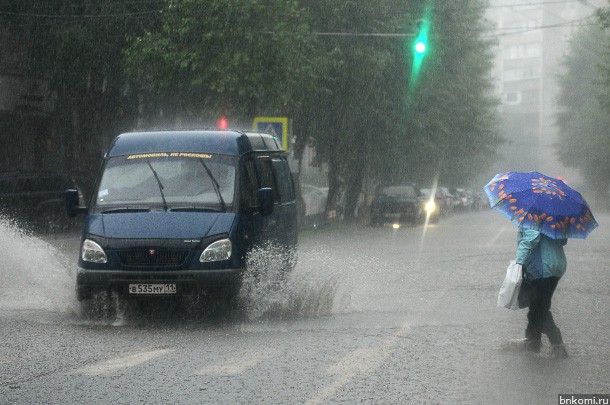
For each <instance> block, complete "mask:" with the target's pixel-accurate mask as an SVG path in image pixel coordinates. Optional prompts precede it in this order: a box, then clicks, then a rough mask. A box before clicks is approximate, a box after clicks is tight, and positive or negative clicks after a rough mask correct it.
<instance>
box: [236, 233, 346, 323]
mask: <svg viewBox="0 0 610 405" xmlns="http://www.w3.org/2000/svg"><path fill="white" fill-rule="evenodd" d="M293 258H296V252H294V251H288V250H286V249H283V248H280V247H277V246H272V245H266V246H264V247H262V248H258V249H255V250H253V251H251V252H250V254H249V255H248V258H247V267H248V271H247V272H246V274H245V276H244V280H243V285H242V289H241V292H240V299H241V300H242V302H243V304H244V306H245V310H246V312H247V315H248V317H249V318H250V319H259V318H294V317H300V316H323V315H330V314H332V313H335V312H341V311H343V310H345V308H347V307H349V305H350V297H349V294H343V293H341V291H342V289H341V287H342V284H341V282H340V281H341V276H340V274H338V272H337V271H335V269H334V266H333V265H332V257H331V256H330V254H329V252H324V251H323V249H316V250H315V251H311V252H299V257H298V264H296V263H295V261H296V259H293ZM295 264H296V266H295ZM291 267H294V270H292V271H286V269H287V268H288V269H289V268H291ZM320 269H323V270H324V271H322V272H320Z"/></svg>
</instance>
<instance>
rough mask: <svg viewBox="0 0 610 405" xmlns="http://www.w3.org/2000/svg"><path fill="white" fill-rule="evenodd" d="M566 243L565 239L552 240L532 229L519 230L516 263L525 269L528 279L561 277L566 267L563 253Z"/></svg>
mask: <svg viewBox="0 0 610 405" xmlns="http://www.w3.org/2000/svg"><path fill="white" fill-rule="evenodd" d="M567 242H568V240H567V239H552V238H549V237H548V236H546V235H544V234H542V233H540V232H538V231H536V230H533V229H520V230H519V235H518V237H517V260H516V261H517V263H518V264H521V265H523V267H525V270H526V277H527V278H528V279H531V280H535V279H539V278H548V277H561V276H563V274H564V273H565V272H566V268H567V265H568V264H567V262H566V255H565V254H564V253H563V246H564V245H565V244H566V243H567Z"/></svg>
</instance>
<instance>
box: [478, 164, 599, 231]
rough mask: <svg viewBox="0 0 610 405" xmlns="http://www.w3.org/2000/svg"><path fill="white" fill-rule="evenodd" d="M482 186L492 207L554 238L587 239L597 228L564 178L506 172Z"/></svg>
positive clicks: (595, 222)
mask: <svg viewBox="0 0 610 405" xmlns="http://www.w3.org/2000/svg"><path fill="white" fill-rule="evenodd" d="M483 189H484V190H485V193H486V194H487V197H488V198H489V203H490V204H491V208H492V209H494V210H496V211H498V212H500V213H502V214H503V215H504V216H506V217H508V218H509V219H510V220H511V221H512V222H514V223H515V224H517V225H518V226H519V227H523V228H529V229H536V230H537V231H539V232H540V233H543V234H545V235H547V236H549V237H551V238H553V239H565V238H586V237H587V235H588V234H589V233H590V232H591V231H592V230H593V229H595V228H596V227H597V221H595V218H593V214H592V213H591V209H590V208H589V204H587V202H586V201H585V199H584V198H583V197H582V195H581V194H580V193H579V192H578V191H576V190H574V189H572V188H570V187H569V186H568V185H567V184H566V183H565V182H564V181H563V180H560V179H555V178H552V177H549V176H545V175H543V174H540V173H538V172H507V173H500V174H498V175H496V177H494V178H493V179H492V180H491V181H490V182H489V183H487V185H486V186H485V187H484V188H483Z"/></svg>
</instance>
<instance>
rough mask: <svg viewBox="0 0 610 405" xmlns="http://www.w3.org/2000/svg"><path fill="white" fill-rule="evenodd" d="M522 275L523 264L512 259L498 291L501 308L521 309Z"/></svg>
mask: <svg viewBox="0 0 610 405" xmlns="http://www.w3.org/2000/svg"><path fill="white" fill-rule="evenodd" d="M522 277H523V273H522V271H521V265H520V264H517V263H516V262H515V261H514V260H511V261H510V264H509V265H508V268H507V269H506V277H505V278H504V281H503V282H502V286H501V287H500V292H499V293H498V306H499V307H500V308H508V309H519V288H520V287H521V281H522Z"/></svg>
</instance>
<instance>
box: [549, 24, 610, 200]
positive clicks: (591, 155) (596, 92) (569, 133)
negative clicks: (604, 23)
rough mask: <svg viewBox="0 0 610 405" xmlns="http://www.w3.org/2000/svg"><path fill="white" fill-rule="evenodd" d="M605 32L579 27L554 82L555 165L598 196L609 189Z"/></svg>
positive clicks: (609, 117) (609, 116) (608, 55)
mask: <svg viewBox="0 0 610 405" xmlns="http://www.w3.org/2000/svg"><path fill="white" fill-rule="evenodd" d="M609 39H610V33H608V32H604V31H602V30H600V29H599V28H598V27H588V28H584V29H582V30H581V31H579V32H578V34H577V35H576V36H575V37H574V39H573V40H572V43H571V46H570V50H569V52H568V54H567V55H566V57H565V60H564V66H565V73H564V74H563V75H562V76H561V77H560V81H559V85H560V94H559V98H558V103H559V105H560V106H561V107H562V110H561V112H560V113H558V114H557V124H558V127H559V142H558V143H557V145H556V148H557V153H558V155H559V158H560V160H561V161H562V162H563V163H564V164H566V165H568V166H571V167H575V168H578V169H579V170H580V171H581V173H582V175H583V177H584V178H585V180H587V182H588V183H589V184H591V185H592V186H593V189H594V191H596V192H598V193H599V196H601V197H603V196H604V195H606V193H607V191H608V186H609V185H610V159H608V156H610V132H608V128H610V114H608V109H607V106H608V98H607V97H608V94H609V88H608V85H607V82H605V69H607V64H608V60H610V52H609V51H608V47H607V44H608V40H609Z"/></svg>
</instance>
